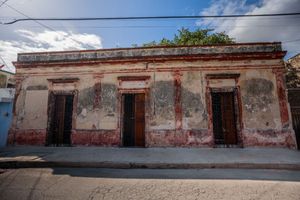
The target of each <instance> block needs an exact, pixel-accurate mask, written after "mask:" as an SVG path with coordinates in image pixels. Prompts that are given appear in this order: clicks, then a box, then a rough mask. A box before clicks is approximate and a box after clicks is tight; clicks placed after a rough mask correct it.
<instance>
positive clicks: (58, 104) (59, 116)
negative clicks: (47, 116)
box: [52, 95, 66, 145]
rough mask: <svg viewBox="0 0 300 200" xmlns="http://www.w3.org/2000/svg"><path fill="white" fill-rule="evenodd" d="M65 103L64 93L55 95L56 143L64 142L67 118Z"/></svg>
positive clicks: (54, 133) (54, 126) (54, 134)
mask: <svg viewBox="0 0 300 200" xmlns="http://www.w3.org/2000/svg"><path fill="white" fill-rule="evenodd" d="M65 104H66V98H65V96H63V95H57V96H56V97H55V110H54V118H53V119H52V120H53V121H54V123H53V137H54V140H53V142H54V144H56V145H59V144H63V139H64V119H65Z"/></svg>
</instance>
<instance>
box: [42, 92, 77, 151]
mask: <svg viewBox="0 0 300 200" xmlns="http://www.w3.org/2000/svg"><path fill="white" fill-rule="evenodd" d="M57 95H73V111H72V129H71V135H70V137H71V141H70V145H71V146H72V133H73V132H74V130H75V129H76V117H77V101H78V90H70V91H64V90H50V91H49V93H48V107H47V131H46V145H47V146H51V145H53V143H52V136H53V135H52V133H51V130H50V129H51V120H52V118H53V117H54V116H53V115H54V110H55V96H57Z"/></svg>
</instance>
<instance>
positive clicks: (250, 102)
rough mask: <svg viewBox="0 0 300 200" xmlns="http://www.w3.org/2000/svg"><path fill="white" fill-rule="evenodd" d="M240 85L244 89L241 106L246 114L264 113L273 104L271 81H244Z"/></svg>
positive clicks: (260, 79)
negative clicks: (242, 105)
mask: <svg viewBox="0 0 300 200" xmlns="http://www.w3.org/2000/svg"><path fill="white" fill-rule="evenodd" d="M242 85H244V87H245V92H246V93H245V94H244V95H242V98H243V104H244V107H245V109H246V111H248V112H258V111H266V110H267V109H269V107H270V104H272V103H273V102H274V96H273V94H272V93H273V90H274V85H273V83H272V81H269V80H266V79H262V78H253V79H250V80H245V81H244V82H243V83H242Z"/></svg>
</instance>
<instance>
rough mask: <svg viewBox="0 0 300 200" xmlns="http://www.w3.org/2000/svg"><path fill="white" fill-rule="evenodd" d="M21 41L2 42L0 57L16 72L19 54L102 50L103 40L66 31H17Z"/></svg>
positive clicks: (8, 68) (94, 36) (91, 35)
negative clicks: (14, 62)
mask: <svg viewBox="0 0 300 200" xmlns="http://www.w3.org/2000/svg"><path fill="white" fill-rule="evenodd" d="M16 33H17V34H18V35H19V36H20V37H21V39H20V40H0V55H1V56H2V57H3V59H4V60H5V62H6V64H7V65H8V67H6V68H4V69H5V70H9V71H14V67H13V66H12V64H11V62H12V61H16V60H17V54H18V53H23V52H41V51H63V50H80V49H99V48H102V41H101V38H100V37H99V36H97V35H94V34H87V33H83V34H76V33H73V32H64V31H43V32H32V31H28V30H23V29H22V30H17V31H16Z"/></svg>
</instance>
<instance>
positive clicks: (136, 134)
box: [122, 94, 145, 147]
mask: <svg viewBox="0 0 300 200" xmlns="http://www.w3.org/2000/svg"><path fill="white" fill-rule="evenodd" d="M122 99H123V103H122V104H123V109H122V110H123V131H122V132H123V146H129V147H130V146H136V147H144V146H145V94H124V95H123V97H122Z"/></svg>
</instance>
